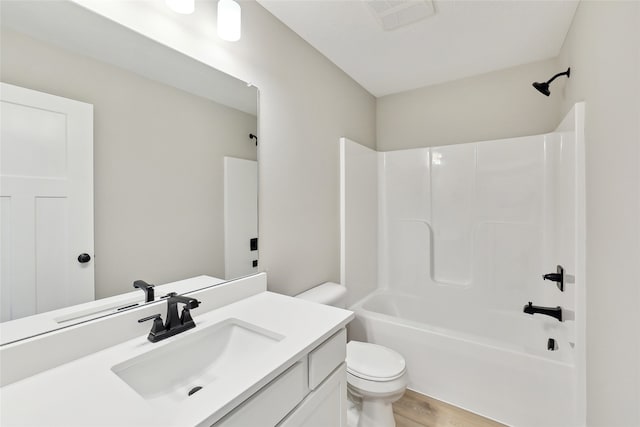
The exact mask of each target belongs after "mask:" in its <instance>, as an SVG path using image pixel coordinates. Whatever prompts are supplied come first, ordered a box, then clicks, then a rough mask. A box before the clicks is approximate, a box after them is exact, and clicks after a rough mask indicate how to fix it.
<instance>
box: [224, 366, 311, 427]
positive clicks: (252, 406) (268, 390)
mask: <svg viewBox="0 0 640 427" xmlns="http://www.w3.org/2000/svg"><path fill="white" fill-rule="evenodd" d="M307 392H308V388H307V363H306V360H304V359H303V360H302V361H300V362H297V363H296V364H295V365H293V366H292V367H290V368H289V369H288V370H286V371H285V372H284V373H283V374H281V375H280V376H279V377H278V378H276V379H274V380H273V381H271V382H270V383H269V384H267V385H266V386H264V387H263V388H261V389H260V390H259V391H258V392H257V393H255V394H254V395H253V396H251V397H250V398H249V399H248V400H246V401H244V402H243V403H242V404H240V406H238V407H237V408H236V409H234V410H233V411H231V412H230V413H229V414H227V415H226V416H225V417H224V418H223V419H221V420H220V421H218V422H217V423H216V424H214V426H215V427H247V426H274V425H276V424H277V423H278V422H279V421H280V420H281V419H282V418H284V416H285V415H287V414H288V413H289V412H290V411H291V410H292V409H293V408H294V407H295V406H296V405H297V404H298V403H300V402H301V401H302V399H304V397H305V396H306V394H307Z"/></svg>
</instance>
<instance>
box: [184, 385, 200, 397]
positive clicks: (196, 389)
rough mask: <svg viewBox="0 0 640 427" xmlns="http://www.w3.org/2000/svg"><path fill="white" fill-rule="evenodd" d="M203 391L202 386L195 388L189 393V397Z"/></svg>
mask: <svg viewBox="0 0 640 427" xmlns="http://www.w3.org/2000/svg"><path fill="white" fill-rule="evenodd" d="M201 389H202V387H200V386H195V387H194V388H192V389H191V390H189V393H187V396H191V395H192V394H193V393H195V392H197V391H200V390H201Z"/></svg>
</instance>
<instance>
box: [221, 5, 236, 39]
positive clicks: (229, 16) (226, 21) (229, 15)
mask: <svg viewBox="0 0 640 427" xmlns="http://www.w3.org/2000/svg"><path fill="white" fill-rule="evenodd" d="M240 32H241V10H240V5H239V4H238V3H236V2H235V1H233V0H218V37H220V38H221V39H222V40H226V41H229V42H235V41H238V40H240Z"/></svg>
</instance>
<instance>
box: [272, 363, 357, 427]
mask: <svg viewBox="0 0 640 427" xmlns="http://www.w3.org/2000/svg"><path fill="white" fill-rule="evenodd" d="M346 425H347V369H346V365H345V364H344V363H343V364H341V365H340V366H338V367H337V368H336V370H335V371H334V372H333V373H332V374H331V375H330V376H329V377H328V378H327V379H326V380H325V381H324V382H323V383H322V385H320V387H318V388H316V389H315V390H314V391H313V392H311V393H309V395H308V396H307V397H306V398H305V399H304V401H303V402H302V403H301V404H300V405H299V406H298V407H297V408H296V410H295V411H293V412H292V413H291V414H289V415H288V416H287V418H285V419H284V420H283V421H282V422H281V423H280V424H279V427H327V426H331V427H346Z"/></svg>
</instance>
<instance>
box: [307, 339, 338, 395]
mask: <svg viewBox="0 0 640 427" xmlns="http://www.w3.org/2000/svg"><path fill="white" fill-rule="evenodd" d="M346 358H347V331H346V329H341V330H340V331H338V332H336V333H335V334H334V335H333V336H332V337H331V338H329V339H328V340H326V341H325V342H323V343H322V344H320V345H319V346H318V347H316V348H315V349H314V350H313V351H311V352H310V353H309V388H310V389H311V390H314V389H315V388H316V387H317V386H319V385H320V383H321V382H322V381H324V379H325V378H327V376H329V374H330V373H331V372H333V370H334V369H335V368H336V367H337V366H338V365H339V364H341V363H342V362H344V361H345V359H346Z"/></svg>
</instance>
